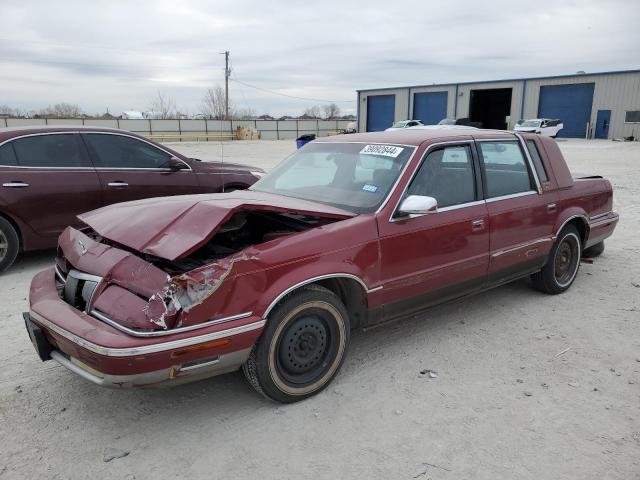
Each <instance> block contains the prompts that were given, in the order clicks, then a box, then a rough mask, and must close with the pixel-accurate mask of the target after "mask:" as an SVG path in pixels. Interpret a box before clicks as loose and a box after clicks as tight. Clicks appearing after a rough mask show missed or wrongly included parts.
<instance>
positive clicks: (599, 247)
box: [582, 241, 604, 258]
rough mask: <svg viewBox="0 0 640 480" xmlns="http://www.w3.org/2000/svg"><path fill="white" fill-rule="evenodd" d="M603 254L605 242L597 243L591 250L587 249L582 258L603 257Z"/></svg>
mask: <svg viewBox="0 0 640 480" xmlns="http://www.w3.org/2000/svg"><path fill="white" fill-rule="evenodd" d="M602 252H604V241H602V242H600V243H596V244H595V245H592V246H590V247H589V248H585V249H584V251H583V252H582V256H583V257H586V258H595V257H599V256H600V255H602Z"/></svg>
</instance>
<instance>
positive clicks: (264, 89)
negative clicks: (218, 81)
mask: <svg viewBox="0 0 640 480" xmlns="http://www.w3.org/2000/svg"><path fill="white" fill-rule="evenodd" d="M229 80H231V81H232V82H236V83H239V84H240V85H244V86H245V87H249V88H254V89H256V90H260V91H262V92H266V93H271V94H273V95H280V96H282V97H289V98H295V99H297V100H310V101H312V102H328V103H354V102H355V100H326V99H322V98H309V97H297V96H295V95H289V94H287V93H281V92H276V91H274V90H269V89H267V88H261V87H256V86H255V85H251V84H249V83H245V82H243V81H240V80H238V79H237V78H234V77H230V78H229Z"/></svg>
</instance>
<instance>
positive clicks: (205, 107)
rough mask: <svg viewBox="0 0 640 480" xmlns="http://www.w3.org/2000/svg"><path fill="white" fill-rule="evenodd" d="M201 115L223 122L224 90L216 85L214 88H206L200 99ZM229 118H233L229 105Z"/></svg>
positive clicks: (231, 108)
mask: <svg viewBox="0 0 640 480" xmlns="http://www.w3.org/2000/svg"><path fill="white" fill-rule="evenodd" d="M202 113H204V114H205V115H206V116H207V117H209V118H214V119H216V120H224V117H225V97H224V88H222V87H221V86H220V85H217V86H216V87H214V88H207V91H206V92H205V94H204V97H203V99H202ZM229 116H231V117H233V107H232V106H231V104H229Z"/></svg>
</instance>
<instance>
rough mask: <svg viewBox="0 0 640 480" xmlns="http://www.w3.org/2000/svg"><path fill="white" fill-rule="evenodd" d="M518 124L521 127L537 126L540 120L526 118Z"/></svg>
mask: <svg viewBox="0 0 640 480" xmlns="http://www.w3.org/2000/svg"><path fill="white" fill-rule="evenodd" d="M520 126H521V127H539V126H540V120H527V121H526V122H524V123H523V124H522V125H520Z"/></svg>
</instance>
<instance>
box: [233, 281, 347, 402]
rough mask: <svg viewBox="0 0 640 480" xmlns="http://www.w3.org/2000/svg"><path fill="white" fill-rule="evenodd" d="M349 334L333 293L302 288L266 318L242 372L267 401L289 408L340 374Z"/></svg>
mask: <svg viewBox="0 0 640 480" xmlns="http://www.w3.org/2000/svg"><path fill="white" fill-rule="evenodd" d="M349 330H350V325H349V317H348V314H347V310H346V308H345V307H344V304H343V303H342V301H341V300H340V299H339V298H338V296H337V295H336V294H334V293H333V292H331V291H330V290H327V289H326V288H323V287H320V286H318V285H309V286H305V287H302V288H301V289H300V290H297V291H296V292H294V293H292V294H291V295H289V296H288V297H286V298H285V300H284V301H283V302H281V303H280V305H278V306H277V307H276V308H275V309H274V311H273V313H272V314H270V315H269V319H268V322H267V327H266V329H265V331H264V332H263V334H262V337H261V338H260V340H259V342H258V343H257V344H256V346H255V347H254V348H253V350H252V352H251V355H250V356H249V359H248V360H247V362H246V363H245V365H244V367H243V368H244V373H245V375H246V377H247V379H248V380H249V382H250V383H251V385H252V386H253V387H254V388H255V389H256V390H257V391H258V392H260V393H262V394H263V395H265V396H266V397H267V398H270V399H271V400H275V401H277V402H283V403H291V402H296V401H298V400H302V399H305V398H307V397H310V396H311V395H314V394H316V393H318V392H319V391H320V390H322V389H323V388H325V387H326V386H327V385H328V384H329V383H330V382H331V380H332V379H333V377H334V376H335V375H336V373H337V372H338V370H339V369H340V366H341V365H342V361H343V359H344V355H345V352H346V350H347V346H348V344H349V334H350V331H349Z"/></svg>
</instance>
